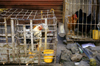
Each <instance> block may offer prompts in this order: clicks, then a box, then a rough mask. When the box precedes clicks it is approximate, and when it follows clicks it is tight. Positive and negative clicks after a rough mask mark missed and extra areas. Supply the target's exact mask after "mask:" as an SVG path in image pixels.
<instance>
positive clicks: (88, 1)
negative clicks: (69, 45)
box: [64, 0, 100, 41]
mask: <svg viewBox="0 0 100 66" xmlns="http://www.w3.org/2000/svg"><path fill="white" fill-rule="evenodd" d="M98 1H99V0H65V8H64V9H65V10H64V11H65V29H66V33H67V34H66V39H67V41H98V40H99V39H100V36H99V32H100V31H99V22H100V21H99V16H100V11H99V7H100V5H99V2H98Z"/></svg>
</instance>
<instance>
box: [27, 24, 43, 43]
mask: <svg viewBox="0 0 100 66" xmlns="http://www.w3.org/2000/svg"><path fill="white" fill-rule="evenodd" d="M42 29H43V26H42V25H37V26H34V27H33V30H32V31H33V37H35V38H36V39H34V42H39V39H38V38H39V37H40V36H41V33H40V31H41V30H42ZM26 38H29V39H27V43H30V42H31V40H30V38H31V32H30V29H26Z"/></svg>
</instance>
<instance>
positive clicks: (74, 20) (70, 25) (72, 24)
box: [67, 14, 78, 35]
mask: <svg viewBox="0 0 100 66" xmlns="http://www.w3.org/2000/svg"><path fill="white" fill-rule="evenodd" d="M77 20H78V18H77V15H76V14H74V15H72V16H71V17H68V23H67V26H68V30H69V32H68V35H75V34H74V29H75V27H76V23H77ZM71 31H72V32H71Z"/></svg>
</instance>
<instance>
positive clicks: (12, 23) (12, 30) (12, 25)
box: [11, 19, 15, 61]
mask: <svg viewBox="0 0 100 66" xmlns="http://www.w3.org/2000/svg"><path fill="white" fill-rule="evenodd" d="M11 34H12V36H11V38H12V47H13V48H12V49H13V52H12V53H13V54H12V55H13V61H14V58H15V40H14V20H13V19H11Z"/></svg>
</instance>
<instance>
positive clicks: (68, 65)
mask: <svg viewBox="0 0 100 66" xmlns="http://www.w3.org/2000/svg"><path fill="white" fill-rule="evenodd" d="M85 49H86V50H88V51H89V53H90V55H91V56H92V57H93V58H94V59H95V60H96V64H97V65H96V66H100V65H99V64H100V46H95V47H90V46H89V47H86V48H85ZM60 63H62V64H63V66H90V60H89V58H88V57H87V56H86V54H85V53H84V52H83V50H82V49H81V48H80V47H78V46H77V44H76V43H69V44H67V46H66V50H62V51H61V57H60Z"/></svg>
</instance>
